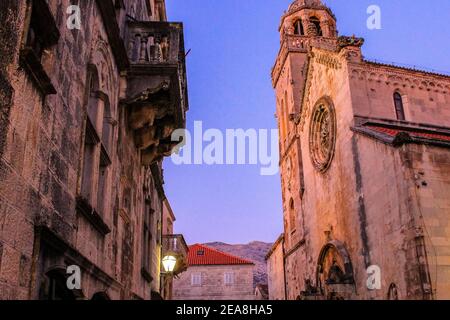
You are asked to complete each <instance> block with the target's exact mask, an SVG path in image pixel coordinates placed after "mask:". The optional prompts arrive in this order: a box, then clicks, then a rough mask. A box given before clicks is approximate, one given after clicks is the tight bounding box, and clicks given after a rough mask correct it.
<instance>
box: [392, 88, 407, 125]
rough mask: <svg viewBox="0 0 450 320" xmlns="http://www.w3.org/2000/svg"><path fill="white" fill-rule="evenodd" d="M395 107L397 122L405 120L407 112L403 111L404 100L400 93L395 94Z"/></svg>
mask: <svg viewBox="0 0 450 320" xmlns="http://www.w3.org/2000/svg"><path fill="white" fill-rule="evenodd" d="M394 105H395V113H396V115H397V120H405V110H404V109H403V99H402V96H401V94H400V93H399V92H395V93H394Z"/></svg>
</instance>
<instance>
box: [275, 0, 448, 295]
mask: <svg viewBox="0 0 450 320" xmlns="http://www.w3.org/2000/svg"><path fill="white" fill-rule="evenodd" d="M336 30H337V29H336V18H335V16H334V15H333V13H332V12H331V10H330V9H329V8H328V7H326V6H324V5H323V4H322V3H321V1H319V0H296V1H294V2H293V3H292V4H291V5H290V7H289V9H288V11H287V12H286V13H285V14H284V15H283V17H282V19H281V25H280V36H281V42H280V43H281V48H280V51H279V54H278V57H277V59H276V63H275V66H274V68H273V70H272V79H273V86H274V88H275V92H276V97H277V119H278V124H279V129H280V142H279V144H280V169H281V183H282V198H283V199H282V200H283V216H284V239H283V241H282V245H283V251H284V252H283V258H284V259H283V260H284V264H283V268H281V267H280V268H279V269H278V270H271V271H270V272H275V273H282V272H283V269H285V274H286V281H285V285H286V293H287V299H325V298H329V299H450V197H449V195H450V149H449V147H450V126H449V124H450V77H449V76H447V75H442V74H436V73H430V72H425V71H421V70H415V69H408V68H402V67H398V66H393V65H384V64H379V63H374V62H370V61H367V60H365V59H364V57H363V55H362V51H361V47H362V45H363V43H364V40H363V39H361V38H357V37H355V36H353V37H344V36H338V34H337V31H336ZM269 258H270V257H269ZM276 259H279V258H276ZM271 263H272V262H271V260H270V259H269V265H270V264H271ZM378 276H379V277H378ZM269 278H271V276H270V275H269ZM378 280H380V281H378ZM269 290H270V286H269Z"/></svg>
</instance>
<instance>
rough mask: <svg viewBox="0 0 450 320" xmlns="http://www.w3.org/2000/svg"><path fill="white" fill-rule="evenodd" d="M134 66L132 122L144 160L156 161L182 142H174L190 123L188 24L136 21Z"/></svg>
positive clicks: (131, 29)
mask: <svg viewBox="0 0 450 320" xmlns="http://www.w3.org/2000/svg"><path fill="white" fill-rule="evenodd" d="M125 41H126V42H125V43H126V44H127V51H128V58H129V60H130V68H129V71H128V72H127V90H126V99H125V100H123V101H122V102H123V104H124V105H125V107H126V108H127V109H128V124H129V126H130V128H131V129H132V130H133V131H134V135H135V142H136V146H137V147H138V148H139V149H140V150H141V155H142V164H143V165H150V164H152V163H154V162H155V161H158V160H160V159H162V157H164V156H168V155H170V154H171V152H172V149H173V148H174V147H175V146H176V145H177V144H178V143H179V142H181V141H179V142H173V141H171V134H172V133H173V131H174V130H175V129H179V128H185V126H186V111H187V110H188V109H189V107H188V94H187V77H186V64H185V49H184V35H183V25H182V24H181V23H171V22H154V21H152V22H135V21H129V22H128V25H127V36H126V39H125Z"/></svg>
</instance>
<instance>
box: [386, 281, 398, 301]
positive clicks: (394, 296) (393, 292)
mask: <svg viewBox="0 0 450 320" xmlns="http://www.w3.org/2000/svg"><path fill="white" fill-rule="evenodd" d="M388 300H398V289H397V286H396V285H395V283H391V285H390V286H389V291H388Z"/></svg>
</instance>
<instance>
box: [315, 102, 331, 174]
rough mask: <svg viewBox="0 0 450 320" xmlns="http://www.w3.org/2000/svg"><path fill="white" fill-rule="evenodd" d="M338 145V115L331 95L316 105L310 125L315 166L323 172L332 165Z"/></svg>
mask: <svg viewBox="0 0 450 320" xmlns="http://www.w3.org/2000/svg"><path fill="white" fill-rule="evenodd" d="M335 146H336V115H335V112H334V106H333V103H332V101H331V99H330V98H329V97H323V98H321V99H320V100H319V101H318V102H317V103H316V105H315V107H314V109H313V111H312V115H311V122H310V127H309V152H310V156H311V160H312V163H313V165H314V167H315V168H316V169H317V170H318V171H319V172H321V173H323V172H325V171H326V170H327V169H328V168H329V167H330V165H331V161H332V160H333V157H334V150H335Z"/></svg>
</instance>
